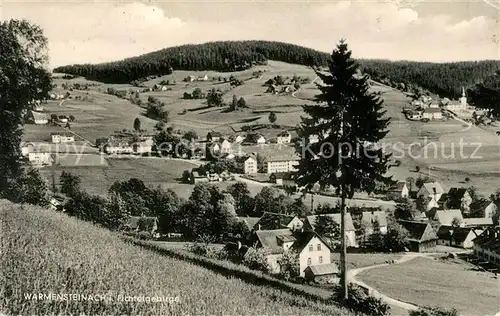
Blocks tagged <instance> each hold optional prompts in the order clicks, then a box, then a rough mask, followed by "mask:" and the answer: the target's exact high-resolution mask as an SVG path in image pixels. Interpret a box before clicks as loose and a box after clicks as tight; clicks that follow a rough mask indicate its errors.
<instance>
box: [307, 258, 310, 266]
mask: <svg viewBox="0 0 500 316" xmlns="http://www.w3.org/2000/svg"><path fill="white" fill-rule="evenodd" d="M307 265H308V266H310V265H311V258H307Z"/></svg>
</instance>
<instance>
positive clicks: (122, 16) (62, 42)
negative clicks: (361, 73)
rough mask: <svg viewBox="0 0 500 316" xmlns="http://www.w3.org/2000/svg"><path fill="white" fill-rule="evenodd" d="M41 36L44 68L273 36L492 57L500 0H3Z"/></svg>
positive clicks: (311, 43)
mask: <svg viewBox="0 0 500 316" xmlns="http://www.w3.org/2000/svg"><path fill="white" fill-rule="evenodd" d="M1 2H2V3H3V4H0V6H1V7H0V17H1V18H2V19H3V20H5V19H10V18H25V19H28V20H30V21H33V22H35V23H37V24H38V25H40V26H41V27H42V28H43V29H44V30H45V33H46V36H47V37H48V38H49V42H50V44H49V49H50V57H51V63H50V66H52V67H54V66H58V65H64V64H71V63H86V62H103V61H111V60H117V59H122V58H125V57H130V56H135V55H139V54H142V53H147V52H150V51H153V50H158V49H161V48H165V47H169V46H175V45H180V44H188V43H203V42H208V41H215V40H249V39H263V40H277V41H283V42H289V43H294V44H299V45H305V46H308V47H311V48H315V49H318V50H322V51H328V52H329V51H331V50H332V48H333V47H334V46H335V44H336V43H337V42H338V40H339V39H340V38H342V37H344V38H347V40H348V43H349V44H350V47H351V49H352V50H353V55H354V56H355V57H364V58H383V59H392V60H399V59H407V60H428V61H456V60H481V59H500V0H462V1H457V0H426V1H421V0H394V1H391V0H385V1H383V0H355V1H349V0H325V1H318V0H315V1H307V0H295V1H291V0H267V1H255V0H254V1H250V0H216V1H214V0H195V1H183V0H163V1H147V2H145V1H135V2H134V1H112V0H108V1H94V2H87V1H86V2H83V1H72V0H60V1H54V0H52V1H42V0H38V1H37V0H15V1H12V0H3V1H1Z"/></svg>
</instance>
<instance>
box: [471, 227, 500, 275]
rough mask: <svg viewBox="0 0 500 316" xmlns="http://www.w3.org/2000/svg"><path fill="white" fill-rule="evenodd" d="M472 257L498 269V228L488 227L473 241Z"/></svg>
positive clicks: (499, 247)
mask: <svg viewBox="0 0 500 316" xmlns="http://www.w3.org/2000/svg"><path fill="white" fill-rule="evenodd" d="M473 248H474V255H475V256H476V257H477V258H478V259H479V260H484V261H486V262H488V263H490V264H491V265H493V266H496V267H497V268H500V226H496V227H488V228H487V229H485V230H484V231H483V232H482V234H481V235H479V236H478V237H476V239H474V247H473Z"/></svg>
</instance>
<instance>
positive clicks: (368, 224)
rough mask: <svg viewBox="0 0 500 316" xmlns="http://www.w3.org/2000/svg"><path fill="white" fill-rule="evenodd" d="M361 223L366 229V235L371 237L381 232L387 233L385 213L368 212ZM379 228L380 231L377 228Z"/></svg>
mask: <svg viewBox="0 0 500 316" xmlns="http://www.w3.org/2000/svg"><path fill="white" fill-rule="evenodd" d="M361 223H362V225H363V227H364V228H365V234H367V235H371V234H373V233H378V232H380V233H381V234H385V233H387V215H386V213H385V211H367V212H363V213H362V216H361ZM377 227H378V231H375V228H377Z"/></svg>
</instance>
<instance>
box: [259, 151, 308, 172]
mask: <svg viewBox="0 0 500 316" xmlns="http://www.w3.org/2000/svg"><path fill="white" fill-rule="evenodd" d="M299 160H300V159H299V157H296V156H292V155H289V156H287V155H285V156H266V157H264V159H263V160H262V169H263V170H264V172H265V173H268V174H271V173H277V172H291V171H295V170H296V167H297V165H298V164H299Z"/></svg>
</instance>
